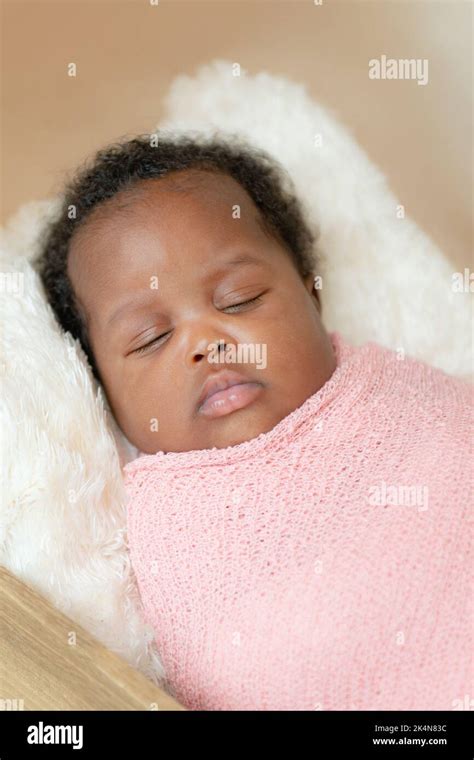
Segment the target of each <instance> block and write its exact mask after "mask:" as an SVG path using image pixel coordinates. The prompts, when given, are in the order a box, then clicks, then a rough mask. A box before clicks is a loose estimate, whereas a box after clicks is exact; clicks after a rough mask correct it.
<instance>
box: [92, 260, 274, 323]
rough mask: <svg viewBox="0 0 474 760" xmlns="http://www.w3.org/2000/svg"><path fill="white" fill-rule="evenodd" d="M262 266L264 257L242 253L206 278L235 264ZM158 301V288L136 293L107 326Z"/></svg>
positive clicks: (115, 310)
mask: <svg viewBox="0 0 474 760" xmlns="http://www.w3.org/2000/svg"><path fill="white" fill-rule="evenodd" d="M249 265H252V266H260V267H263V268H267V263H266V262H265V261H263V259H260V258H257V256H254V255H252V254H250V253H245V254H244V253H241V254H239V255H237V256H235V257H234V258H232V259H230V260H229V261H225V262H223V263H221V264H220V265H219V266H218V267H217V269H214V270H213V271H212V272H211V273H210V274H208V275H207V277H206V278H205V279H206V280H215V279H217V277H218V276H219V275H220V274H221V273H222V272H226V271H227V270H228V269H229V268H231V267H235V266H249ZM153 301H156V290H150V289H148V290H145V291H142V292H141V293H140V294H138V295H134V296H132V297H129V298H127V299H125V300H124V301H122V302H121V303H120V304H119V305H118V306H117V308H115V309H114V310H113V311H112V313H111V314H110V316H109V317H108V318H107V320H106V322H105V327H110V325H111V324H112V322H116V321H117V320H118V319H119V317H122V316H123V315H124V313H126V312H127V311H130V309H133V308H138V307H139V306H146V304H147V303H151V302H153Z"/></svg>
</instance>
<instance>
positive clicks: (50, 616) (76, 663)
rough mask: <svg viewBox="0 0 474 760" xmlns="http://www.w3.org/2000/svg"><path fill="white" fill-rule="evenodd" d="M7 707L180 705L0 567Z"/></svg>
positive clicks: (0, 694)
mask: <svg viewBox="0 0 474 760" xmlns="http://www.w3.org/2000/svg"><path fill="white" fill-rule="evenodd" d="M74 635H75V643H71V641H73V639H74ZM9 700H11V702H10V701H9ZM15 700H16V702H15ZM12 707H13V709H23V710H184V709H185V708H184V707H182V706H181V705H180V704H178V703H177V702H176V701H175V700H174V699H173V698H172V697H170V696H168V695H167V694H166V693H165V692H163V691H162V690H160V689H158V688H157V687H156V686H155V685H154V684H153V683H152V682H151V681H150V680H148V679H147V678H145V677H144V676H143V675H142V674H141V673H139V672H138V671H136V670H134V669H133V668H132V667H130V666H129V665H128V663H127V662H125V661H124V660H122V659H121V658H120V657H118V656H117V655H116V654H114V653H113V652H110V651H109V650H108V649H106V648H105V647H104V646H103V645H102V644H101V643H100V642H98V641H97V640H95V639H94V638H93V637H92V636H90V634H88V633H87V632H86V631H85V630H84V629H82V628H81V627H80V626H78V625H77V623H75V622H74V621H72V620H71V619H69V618H68V617H66V616H65V615H63V614H62V613H61V612H59V611H58V610H56V609H55V608H54V607H53V606H52V605H51V604H50V603H49V602H48V601H47V600H46V599H44V598H43V597H42V596H40V595H39V594H37V593H36V592H35V591H34V590H33V589H31V588H30V587H28V586H26V585H25V584H24V583H22V582H21V581H20V580H18V579H17V578H16V577H15V576H13V575H12V574H11V573H9V572H8V571H7V570H5V569H4V568H2V567H0V709H3V710H5V709H12Z"/></svg>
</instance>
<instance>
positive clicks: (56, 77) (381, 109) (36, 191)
mask: <svg viewBox="0 0 474 760" xmlns="http://www.w3.org/2000/svg"><path fill="white" fill-rule="evenodd" d="M472 13H473V6H472V4H471V2H460V1H457V0H444V1H443V2H436V1H431V0H406V1H405V0H397V1H392V0H379V1H377V2H359V1H358V0H351V2H342V1H336V0H323V4H322V5H321V6H317V5H315V4H314V2H313V0H291V1H287V0H284V1H282V2H278V1H276V0H249V1H243V0H238V1H237V2H234V1H233V0H215V1H214V2H201V0H194V1H192V2H191V1H190V2H187V1H181V0H168V2H167V1H166V0H159V4H158V6H151V5H150V0H128V1H127V2H121V1H120V0H98V1H97V0H80V1H77V0H61V1H60V2H59V1H58V2H43V1H42V0H34V1H33V0H23V1H22V0H3V2H2V17H3V23H2V38H3V39H2V41H3V61H2V67H3V87H2V112H3V127H2V150H1V154H2V155H1V157H2V172H1V180H2V188H1V189H2V208H1V221H2V223H4V222H5V220H6V219H7V218H8V216H9V215H10V214H11V213H12V212H14V211H15V210H16V209H18V207H19V206H20V205H21V204H22V203H24V202H26V201H29V200H36V199H42V198H48V197H51V196H52V195H54V194H56V193H58V192H60V190H61V184H62V181H63V178H64V176H65V173H66V172H70V173H71V172H72V171H73V170H74V168H75V167H76V165H77V164H78V163H79V162H80V161H82V160H83V159H84V158H85V157H86V156H88V155H89V154H91V153H92V152H94V151H95V150H97V149H98V148H99V147H102V146H103V145H105V144H107V143H108V142H110V141H112V140H113V139H116V138H117V137H119V136H124V135H130V136H131V135H133V134H135V133H138V132H146V131H149V130H150V129H151V128H153V127H154V126H155V124H156V122H157V121H159V119H160V118H161V114H162V111H161V99H162V96H163V95H164V93H165V92H166V90H167V88H168V86H169V83H170V81H171V80H172V78H173V77H174V76H175V75H176V74H179V73H182V72H186V73H193V72H194V71H195V69H196V67H197V66H198V65H199V64H201V63H206V62H209V61H211V60H212V59H214V58H225V59H227V60H231V61H235V62H238V63H240V65H241V66H242V67H243V68H244V69H245V70H247V71H248V72H249V73H250V74H252V73H255V72H258V71H260V70H262V69H264V70H267V71H269V72H271V73H275V74H278V75H286V76H288V77H290V78H292V79H293V80H295V81H298V82H303V83H304V84H305V85H306V86H307V88H308V91H309V93H310V95H311V96H312V97H313V98H315V99H317V100H319V101H320V102H321V103H322V104H324V105H327V106H328V107H329V108H330V109H331V110H332V111H333V112H334V113H335V114H336V115H337V116H338V117H339V118H340V119H341V120H342V121H343V123H344V124H345V125H346V126H348V127H349V129H350V130H351V131H352V133H353V135H354V136H355V138H356V139H357V140H358V141H359V143H360V144H361V145H362V147H363V148H364V149H365V150H366V151H367V152H368V154H369V156H370V157H371V158H372V160H373V161H374V162H375V163H376V164H378V165H379V166H380V167H381V169H382V170H383V171H384V172H385V174H386V175H387V177H388V180H389V183H390V185H391V187H392V188H393V190H394V191H395V193H396V194H397V196H398V197H399V199H400V202H401V203H403V204H404V205H405V208H406V213H407V214H409V215H410V216H411V217H412V218H413V219H414V220H415V221H416V222H418V224H419V225H420V226H421V227H422V228H423V229H424V230H425V231H426V232H427V233H428V234H429V235H430V236H431V237H432V239H433V240H434V241H435V242H436V243H437V244H438V245H439V246H440V247H441V248H442V249H443V250H444V252H445V253H446V254H447V255H448V256H449V257H450V258H451V260H452V262H453V264H454V267H455V269H458V270H459V269H461V268H462V267H464V266H472V258H471V257H472V205H473V204H472V189H473V188H472V167H473V163H472V161H473V155H472V153H473V151H472V133H473V124H472ZM382 54H385V55H386V56H387V57H392V58H396V59H399V58H427V59H428V60H429V83H428V84H427V85H426V86H421V85H418V84H417V82H416V81H409V80H408V81H405V80H398V81H397V80H385V81H383V80H381V81H374V80H369V78H368V61H369V59H371V58H380V56H381V55H382ZM70 62H74V63H76V64H77V67H78V75H77V77H76V78H75V79H74V78H71V77H69V76H67V64H68V63H70Z"/></svg>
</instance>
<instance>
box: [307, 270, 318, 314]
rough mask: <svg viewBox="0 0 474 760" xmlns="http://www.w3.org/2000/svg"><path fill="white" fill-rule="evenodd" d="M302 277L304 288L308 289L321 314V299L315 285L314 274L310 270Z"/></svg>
mask: <svg viewBox="0 0 474 760" xmlns="http://www.w3.org/2000/svg"><path fill="white" fill-rule="evenodd" d="M303 279H304V284H305V287H306V289H307V290H308V292H309V294H310V296H313V298H314V301H315V305H316V308H317V310H318V311H319V313H320V314H321V299H320V297H319V288H316V287H315V275H314V274H313V273H312V272H310V273H309V274H307V275H306V277H304V278H303Z"/></svg>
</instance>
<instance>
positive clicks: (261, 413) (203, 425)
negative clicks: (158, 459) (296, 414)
mask: <svg viewBox="0 0 474 760" xmlns="http://www.w3.org/2000/svg"><path fill="white" fill-rule="evenodd" d="M257 407H258V405H257V404H256V403H255V404H253V405H251V406H249V407H246V408H244V409H238V410H236V411H234V412H232V413H231V414H226V415H225V416H223V417H215V418H213V419H206V418H202V419H199V421H198V422H197V423H195V424H196V426H197V427H198V428H199V430H196V429H195V430H194V431H193V435H192V436H191V437H190V438H189V439H188V441H190V440H191V439H192V440H191V443H189V442H188V444H187V445H186V442H183V445H182V446H181V445H180V444H179V443H177V442H176V441H173V442H170V443H169V445H167V444H166V441H163V443H162V447H159V448H158V449H157V450H155V451H150V452H144V453H156V452H157V451H165V452H166V453H172V452H174V453H183V452H186V451H196V450H203V449H213V448H216V449H226V448H229V447H230V446H237V445H238V444H239V443H244V442H246V441H250V440H252V439H254V438H257V437H258V436H259V435H260V434H261V433H267V432H269V431H270V430H271V429H272V428H274V427H275V425H276V424H277V423H278V422H280V420H281V419H283V416H284V414H283V413H281V412H280V413H277V412H275V411H270V410H268V409H265V408H264V407H263V405H262V407H261V408H257Z"/></svg>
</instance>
